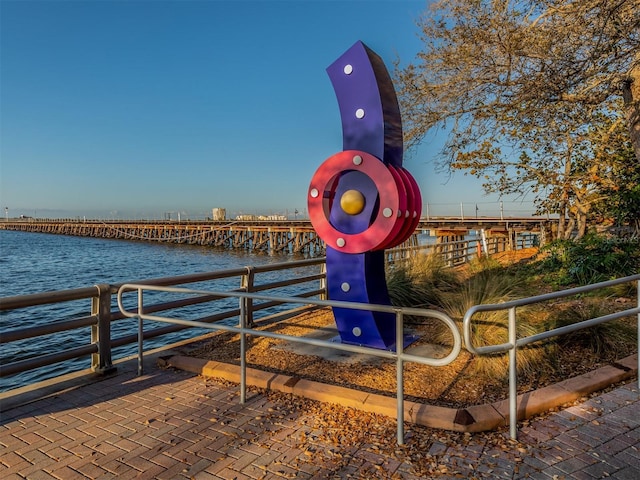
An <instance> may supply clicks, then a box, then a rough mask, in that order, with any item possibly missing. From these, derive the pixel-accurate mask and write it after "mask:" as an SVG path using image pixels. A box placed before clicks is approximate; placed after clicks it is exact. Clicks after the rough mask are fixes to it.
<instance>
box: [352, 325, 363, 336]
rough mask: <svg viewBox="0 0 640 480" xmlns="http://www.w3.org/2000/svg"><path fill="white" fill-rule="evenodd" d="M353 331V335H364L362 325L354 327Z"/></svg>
mask: <svg viewBox="0 0 640 480" xmlns="http://www.w3.org/2000/svg"><path fill="white" fill-rule="evenodd" d="M351 331H352V332H353V335H354V336H356V337H359V336H360V335H362V330H361V329H360V327H353V330H351Z"/></svg>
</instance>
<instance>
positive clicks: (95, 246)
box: [0, 230, 318, 391]
mask: <svg viewBox="0 0 640 480" xmlns="http://www.w3.org/2000/svg"><path fill="white" fill-rule="evenodd" d="M299 258H300V257H296V258H294V257H290V256H284V255H281V256H269V255H266V254H259V253H246V252H237V251H226V250H224V251H223V250H218V249H211V248H205V247H195V246H185V245H168V244H156V243H142V242H127V241H122V240H106V239H96V238H84V237H70V236H62V235H48V234H38V233H25V232H11V231H4V230H0V297H7V296H13V295H25V294H29V293H41V292H45V291H52V290H65V289H70V288H81V287H89V286H92V285H95V284H98V283H122V282H133V281H136V280H143V279H150V278H158V277H167V276H176V275H183V274H191V273H197V272H209V271H215V270H225V269H230V268H237V267H243V266H247V265H264V264H271V263H282V262H286V261H289V260H295V259H299ZM312 268H314V270H313V271H314V272H315V271H317V270H318V268H317V267H312ZM303 273H305V272H303ZM308 273H311V271H309V272H308ZM269 275H270V276H271V278H268V277H261V278H260V283H264V282H267V281H274V280H277V279H279V278H280V276H281V275H283V274H282V273H279V272H275V273H271V274H269ZM217 282H218V283H216V284H215V289H217V290H223V289H224V290H228V289H230V288H237V287H239V283H238V282H239V280H238V277H234V278H233V279H229V280H223V281H222V280H219V281H217ZM201 286H202V285H197V284H194V288H199V287H201ZM206 287H207V288H208V289H213V288H214V286H212V285H211V284H207V285H206ZM287 293H292V292H287V291H284V292H278V294H287ZM146 299H147V295H146V294H145V300H146ZM230 302H233V303H230ZM216 303H217V302H216ZM227 305H228V307H225V306H224V305H221V306H220V307H218V308H224V309H226V308H231V307H235V306H237V300H229V303H227ZM114 308H115V306H114ZM206 308H209V309H211V308H212V307H211V306H209V307H206V306H196V307H190V308H185V309H182V311H181V312H180V314H181V316H185V317H187V318H189V317H192V318H197V317H198V315H199V314H202V313H204V312H203V310H202V309H206ZM89 313H90V300H88V299H87V300H80V301H76V302H65V303H61V304H56V305H51V306H47V305H45V306H42V307H37V308H35V309H34V308H30V309H28V310H27V309H23V310H14V311H9V312H0V332H3V331H9V330H14V329H16V328H24V327H30V326H36V325H42V324H45V323H47V322H50V321H51V319H56V320H63V319H67V318H74V317H78V316H84V315H88V314H89ZM206 313H209V314H210V313H212V312H211V311H210V310H209V311H208V312H206ZM136 328H137V323H136V322H135V320H121V321H118V322H114V324H113V325H112V337H113V338H117V337H120V336H122V335H124V334H128V333H135V332H136V331H137V330H136ZM193 335H194V332H193V330H192V331H185V332H179V333H176V334H173V335H172V336H164V337H160V338H158V339H153V340H148V341H145V348H153V347H154V346H159V345H161V344H163V343H164V344H166V343H170V342H171V341H176V340H179V339H180V338H186V337H190V336H193ZM89 341H90V329H89V328H88V327H87V328H84V329H77V330H74V331H71V332H62V333H57V334H55V335H49V336H43V337H36V338H33V339H29V340H25V341H22V342H14V343H11V344H6V345H5V344H0V349H1V350H0V364H4V363H8V362H12V361H16V360H21V359H25V358H30V357H33V356H37V355H42V354H45V353H47V352H49V351H57V350H58V349H59V348H61V347H62V346H63V345H64V346H66V347H74V346H81V345H86V344H87V343H89ZM134 352H135V346H125V347H120V348H119V349H114V353H113V357H114V359H116V358H121V357H123V356H125V355H130V354H133V353H134ZM89 366H90V360H89V359H88V358H81V359H76V360H70V361H67V362H63V363H60V364H56V365H52V366H48V367H43V368H40V369H37V370H34V371H32V372H25V373H22V374H18V375H14V376H11V377H6V378H0V391H6V390H8V389H11V388H15V387H17V386H22V385H25V384H28V383H31V382H34V381H36V380H38V381H39V380H44V379H46V378H51V377H55V376H58V375H60V374H63V373H68V372H70V371H74V370H79V369H84V368H88V367H89Z"/></svg>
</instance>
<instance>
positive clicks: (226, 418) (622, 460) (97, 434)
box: [0, 359, 640, 480]
mask: <svg viewBox="0 0 640 480" xmlns="http://www.w3.org/2000/svg"><path fill="white" fill-rule="evenodd" d="M123 365H124V364H123ZM123 365H121V366H120V367H119V370H118V374H117V375H113V376H110V377H106V378H104V379H101V380H100V381H96V382H93V383H90V384H82V385H80V384H78V385H75V386H73V387H70V388H67V389H66V390H65V391H63V392H58V393H56V394H53V395H49V396H42V394H41V393H39V392H38V391H36V392H30V395H32V397H31V398H29V401H28V402H27V403H23V404H21V405H20V404H15V405H10V404H7V403H3V409H4V410H3V411H2V413H1V421H0V477H1V478H3V479H4V480H11V479H24V478H29V479H53V478H56V479H64V480H73V479H87V478H91V479H94V478H95V479H108V478H123V479H128V478H143V479H180V478H185V479H187V478H189V479H190V478H193V479H225V480H227V479H239V480H241V479H281V478H301V479H311V478H398V479H418V478H537V479H552V478H554V479H563V478H576V479H593V478H604V477H608V478H616V479H630V480H631V479H633V480H635V479H638V478H640V408H639V407H640V397H639V394H638V388H637V382H635V381H633V382H631V383H627V384H626V385H622V386H618V387H617V388H615V389H613V390H610V391H608V392H606V393H603V394H600V395H598V396H594V397H591V398H589V399H588V400H585V401H583V402H582V403H579V404H575V405H573V406H570V407H567V408H564V409H561V410H558V411H556V412H553V413H550V414H547V415H545V416H542V417H538V418H536V419H532V420H530V421H528V422H526V423H523V424H520V428H519V440H518V442H512V441H510V440H509V438H508V431H507V430H506V429H505V430H504V431H500V432H493V433H483V434H459V433H450V432H442V431H437V430H431V429H427V428H424V427H415V426H412V425H408V426H407V443H406V445H404V446H398V445H397V444H396V439H395V421H394V420H393V419H389V418H387V417H382V416H379V415H374V414H366V413H359V412H355V411H353V410H348V409H344V408H342V407H336V406H329V405H319V404H317V403H315V402H312V401H309V400H304V399H300V400H297V399H293V398H292V397H290V396H287V395H284V394H266V393H264V392H261V391H257V390H251V391H250V392H249V394H248V396H247V403H246V404H244V405H240V404H239V403H238V398H239V391H238V387H237V386H236V385H232V384H228V385H227V384H222V383H217V382H214V381H211V380H205V379H203V378H202V377H199V376H197V375H195V374H192V373H188V372H184V371H177V370H171V369H168V370H165V369H160V368H159V367H157V366H156V364H155V362H152V361H151V359H150V360H149V363H148V366H147V367H146V373H145V374H144V375H143V376H140V377H138V376H137V375H136V371H135V365H134V363H133V362H128V364H127V365H128V366H123ZM34 395H35V396H34ZM38 395H40V397H41V398H37V397H38ZM323 410H326V412H327V413H326V414H325V415H322V414H319V412H322V411H323ZM322 417H324V418H322Z"/></svg>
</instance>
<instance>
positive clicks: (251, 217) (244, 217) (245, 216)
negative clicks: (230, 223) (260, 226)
mask: <svg viewBox="0 0 640 480" xmlns="http://www.w3.org/2000/svg"><path fill="white" fill-rule="evenodd" d="M236 220H240V221H244V222H249V221H251V220H257V218H256V216H255V215H249V214H242V215H238V216H236Z"/></svg>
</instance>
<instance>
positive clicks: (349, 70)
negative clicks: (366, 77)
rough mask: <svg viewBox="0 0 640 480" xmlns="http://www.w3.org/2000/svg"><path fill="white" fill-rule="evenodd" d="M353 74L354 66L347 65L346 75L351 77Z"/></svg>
mask: <svg viewBox="0 0 640 480" xmlns="http://www.w3.org/2000/svg"><path fill="white" fill-rule="evenodd" d="M351 72H353V66H351V65H349V64H347V65H345V66H344V73H346V74H347V75H351Z"/></svg>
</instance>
